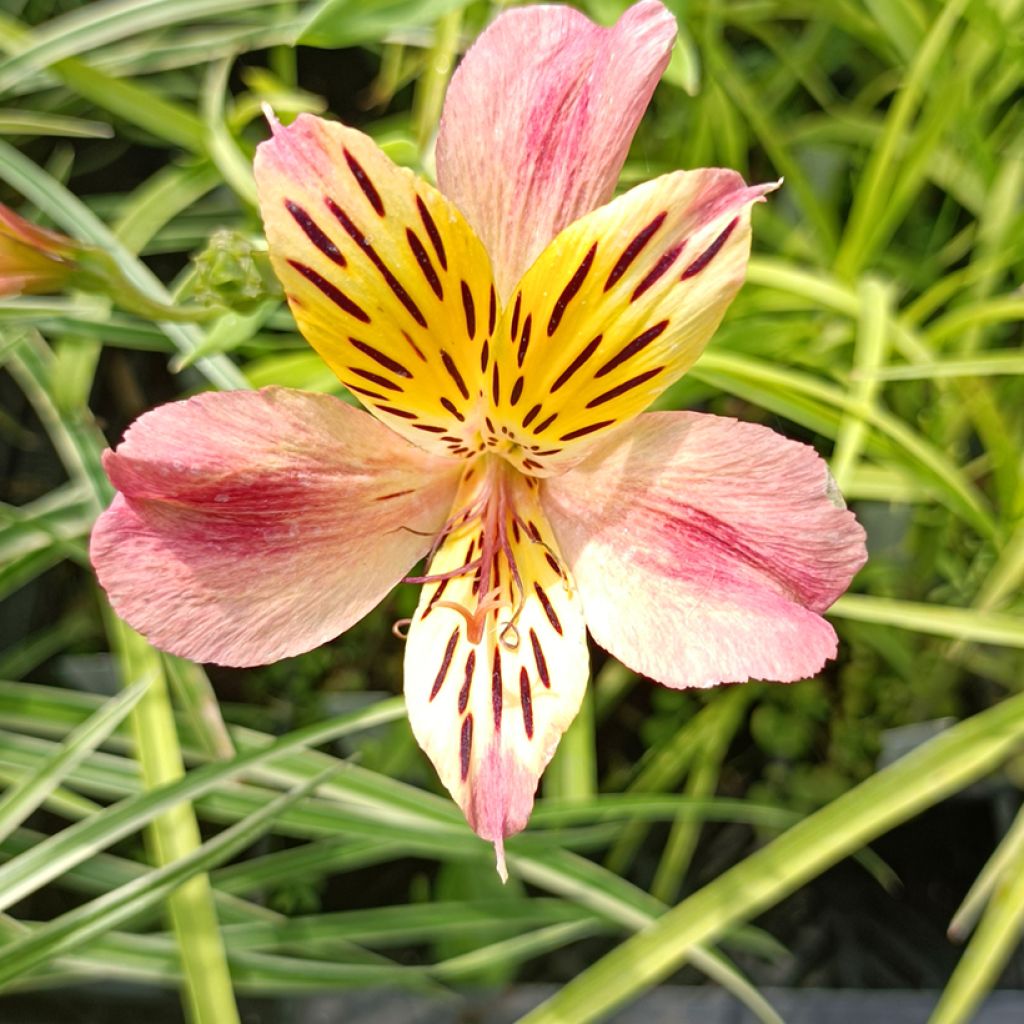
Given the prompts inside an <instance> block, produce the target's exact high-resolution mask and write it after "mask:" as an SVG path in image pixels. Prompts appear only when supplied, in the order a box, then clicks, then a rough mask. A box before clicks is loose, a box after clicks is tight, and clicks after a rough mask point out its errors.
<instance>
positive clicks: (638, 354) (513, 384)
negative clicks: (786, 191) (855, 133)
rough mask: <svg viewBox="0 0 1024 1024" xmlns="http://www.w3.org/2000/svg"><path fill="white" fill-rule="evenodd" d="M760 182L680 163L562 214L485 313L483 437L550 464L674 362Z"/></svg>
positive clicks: (559, 465)
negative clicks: (494, 321)
mask: <svg viewBox="0 0 1024 1024" xmlns="http://www.w3.org/2000/svg"><path fill="white" fill-rule="evenodd" d="M773 188H775V185H756V186H753V187H748V186H747V185H745V184H744V182H743V179H742V178H741V177H740V176H739V175H738V174H736V172H735V171H727V170H717V169H712V170H699V171H680V172H678V173H675V174H668V175H665V176H664V177H662V178H657V179H656V180H654V181H651V182H648V183H647V184H644V185H639V186H637V187H636V188H634V189H632V190H631V191H629V192H627V193H626V194H625V195H623V196H620V197H619V198H618V199H616V200H614V201H613V202H611V203H609V204H608V205H607V206H604V207H602V208H601V209H599V210H596V211H594V212H593V213H591V214H589V215H587V216H586V217H583V218H581V219H580V220H578V221H576V223H575V224H573V225H571V226H570V227H568V228H566V229H565V230H564V231H563V232H562V233H561V234H560V235H559V236H558V237H557V238H556V239H555V240H554V241H553V242H552V243H551V245H549V246H548V248H547V249H545V251H544V252H543V254H542V255H541V257H540V258H539V259H538V260H537V262H536V263H534V265H533V266H532V267H531V268H530V269H529V270H528V271H527V273H526V275H525V276H524V277H523V280H522V281H521V282H520V284H519V285H518V286H517V287H516V289H515V293H514V296H513V299H512V302H511V304H510V306H509V307H508V308H507V309H506V311H505V317H504V319H503V321H502V323H500V324H499V325H498V331H497V335H496V337H495V343H494V346H493V353H494V356H493V360H494V362H493V365H492V366H491V367H490V368H489V373H488V381H487V385H488V386H487V391H486V395H487V397H488V399H489V400H490V401H491V403H492V408H491V410H490V412H489V413H488V423H487V424H486V426H487V427H488V428H489V429H488V430H487V432H486V433H485V434H484V440H485V443H486V444H487V445H488V446H490V447H491V448H494V449H495V450H498V451H502V452H503V453H504V454H505V455H506V458H508V459H509V460H510V461H511V462H512V463H513V464H514V465H516V466H518V467H519V468H520V469H522V470H523V471H524V472H527V473H532V474H535V475H538V476H546V475H549V474H551V473H557V472H562V471H564V470H565V469H567V468H569V467H570V466H571V465H573V464H575V463H576V462H578V461H580V459H581V458H583V457H584V456H585V453H586V451H587V450H588V448H589V447H590V446H591V445H593V444H594V442H595V441H598V440H603V438H604V437H605V435H606V434H607V433H608V432H610V431H611V430H612V429H613V428H614V427H616V426H617V425H619V424H621V423H623V422H625V421H626V420H629V419H631V418H632V417H633V416H635V415H636V414H637V413H639V412H641V411H642V410H643V409H644V408H645V407H646V406H647V405H649V404H650V403H651V401H653V399H654V398H655V397H656V396H657V395H659V394H660V393H661V392H662V391H663V390H664V389H665V388H667V387H668V386H669V385H670V384H672V383H673V382H674V381H675V380H677V379H678V378H679V377H680V376H682V374H683V373H685V371H686V370H687V369H689V367H690V366H691V365H692V364H693V362H694V361H695V360H696V359H697V357H698V356H699V355H700V353H701V352H702V351H703V349H704V346H705V345H706V344H707V343H708V341H709V339H710V338H711V335H712V334H713V333H714V331H715V329H716V328H717V327H718V324H719V323H720V322H721V319H722V317H723V315H724V314H725V310H726V307H727V306H728V305H729V302H730V301H731V300H732V297H733V296H734V295H735V294H736V292H737V290H738V289H739V287H740V285H741V284H742V282H743V277H744V275H745V273H746V267H747V257H748V256H749V253H750V209H751V206H752V205H753V204H754V203H755V202H757V201H758V200H759V199H760V198H761V197H762V196H763V195H764V194H765V193H766V192H770V191H771V190H772V189H773Z"/></svg>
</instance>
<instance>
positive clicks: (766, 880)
mask: <svg viewBox="0 0 1024 1024" xmlns="http://www.w3.org/2000/svg"><path fill="white" fill-rule="evenodd" d="M1022 740H1024V695H1018V696H1015V697H1011V698H1009V699H1008V700H1006V701H1004V702H1003V703H1002V704H999V705H997V706H996V707H994V708H990V709H989V710H988V711H984V712H982V713H981V714H978V715H975V716H974V717H973V718H970V719H968V720H966V721H964V722H961V723H960V724H958V725H956V726H954V727H953V728H951V729H949V730H948V731H947V732H945V733H943V734H941V735H939V736H937V737H936V738H935V739H933V740H931V741H929V742H928V743H925V744H924V745H922V746H921V747H918V748H917V749H916V750H915V751H913V752H912V753H911V754H909V755H907V756H906V757H904V758H902V759H901V760H900V761H898V762H896V763H895V764H893V765H891V766H889V767H888V768H885V769H883V770H882V771H880V772H878V773H877V774H876V775H873V776H872V777H871V778H869V779H867V780H866V781H865V782H862V783H861V784H860V785H858V786H856V787H854V788H853V789H852V790H849V791H848V792H847V793H844V794H843V795H842V796H841V797H839V798H838V799H836V800H833V801H832V803H830V804H829V805H827V806H826V807H824V808H822V809H821V810H820V811H817V812H816V813H815V814H812V815H811V816H810V817H808V818H806V819H805V820H804V821H802V822H800V824H799V825H795V826H794V827H793V828H791V829H790V830H789V831H788V832H786V833H784V834H783V835H782V836H780V837H779V838H778V839H776V840H774V841H773V842H772V843H770V844H769V845H768V846H766V847H764V848H763V849H761V850H758V851H757V852H756V853H754V854H752V855H751V856H749V857H747V858H746V859H745V860H743V861H742V862H741V863H740V864H738V865H736V866H735V867H733V868H730V869H729V870H728V871H726V872H725V873H724V874H722V875H720V876H719V877H718V878H717V879H715V880H714V881H713V882H711V883H709V884H708V885H706V886H704V888H703V889H700V890H698V891H697V892H696V893H695V894H694V895H692V896H690V897H688V898H687V899H685V900H683V902H682V903H680V904H679V905H678V906H676V907H674V908H673V909H671V910H669V911H668V913H666V914H665V915H664V916H662V917H660V918H659V919H658V920H657V921H655V922H653V923H652V924H651V925H650V926H649V927H647V928H645V929H644V930H643V931H641V932H638V933H637V934H636V935H634V936H632V937H631V938H629V939H627V940H626V941H625V942H623V943H622V944H621V945H619V946H618V947H616V948H615V949H614V950H613V951H612V952H611V953H609V954H607V955H606V956H604V957H602V958H601V959H600V960H598V961H597V962H596V963H594V964H592V965H591V966H590V967H588V968H587V969H586V970H584V971H583V972H582V973H581V974H579V975H577V976H576V977H575V978H574V979H573V980H572V981H570V982H569V983H568V984H567V985H566V986H564V987H563V988H562V989H561V990H560V991H559V992H558V993H556V994H555V995H554V996H552V997H551V998H550V999H548V1000H547V1001H546V1002H544V1003H543V1004H542V1005H541V1006H540V1007H538V1008H537V1009H536V1010H534V1011H533V1012H531V1013H528V1014H527V1015H526V1016H525V1017H524V1018H522V1022H523V1024H565V1022H566V1021H572V1022H573V1024H585V1022H587V1021H592V1020H596V1019H598V1018H599V1017H601V1016H603V1015H606V1014H608V1013H610V1012H611V1011H612V1010H614V1009H615V1008H616V1007H618V1006H621V1005H622V1004H623V1003H625V1002H626V1001H627V1000H629V999H631V998H633V997H634V996H636V995H638V994H639V993H640V992H642V991H644V990H645V989H647V988H649V987H650V986H651V985H653V984H656V983H657V982H658V981H659V980H661V979H662V978H664V977H666V976H667V975H668V974H669V973H671V971H672V970H674V969H675V968H676V967H677V966H678V965H679V964H680V963H681V962H682V960H683V958H684V957H685V956H686V955H687V953H688V951H689V950H690V949H691V948H692V946H693V945H694V943H697V942H705V941H708V940H712V939H714V937H715V936H716V935H720V934H721V932H722V930H723V929H725V928H727V927H728V926H729V925H730V924H733V923H735V922H737V921H740V920H745V919H748V918H750V917H752V916H754V915H756V914H757V913H758V912H760V911H761V910H764V909H765V908H766V907H769V906H772V905H773V904H775V903H777V902H778V901H779V900H780V899H782V898H783V897H784V896H786V895H787V894H788V893H790V892H792V891H793V890H794V889H795V888H796V887H797V886H799V885H800V884H801V883H802V882H804V881H806V880H807V879H808V878H811V877H813V876H814V875H816V874H817V873H819V872H820V871H822V870H823V869H824V868H826V867H828V866H830V865H831V864H834V863H836V861H838V860H840V859H841V858H842V857H844V856H846V855H848V854H849V853H851V852H852V851H853V850H856V849H857V848H859V847H860V846H862V845H863V844H864V843H865V842H867V841H869V840H870V839H872V838H873V837H874V836H876V835H879V834H880V833H882V832H884V831H885V830H886V829H888V828H891V827H892V826H893V825H896V824H898V823H899V822H901V821H904V820H906V819H907V818H909V817H911V816H912V815H913V814H915V813H917V812H919V811H921V810H923V809H924V808H925V807H928V806H930V805H932V804H934V803H936V802H937V801H939V800H941V799H942V798H943V797H945V796H948V795H949V794H950V793H954V792H956V791H957V790H959V789H961V788H963V787H964V786H967V785H969V784H970V783H971V782H973V781H974V780H975V779H978V778H980V777H982V776H983V775H985V774H987V773H988V772H990V771H992V769H993V768H994V767H995V766H997V765H998V764H1000V763H1001V762H1002V761H1003V760H1005V759H1006V758H1007V757H1008V756H1009V755H1010V754H1011V753H1013V752H1014V751H1015V750H1018V749H1019V748H1020V745H1021V742H1022ZM1022 876H1024V873H1022V874H1021V875H1018V880H1020V878H1021V877H1022Z"/></svg>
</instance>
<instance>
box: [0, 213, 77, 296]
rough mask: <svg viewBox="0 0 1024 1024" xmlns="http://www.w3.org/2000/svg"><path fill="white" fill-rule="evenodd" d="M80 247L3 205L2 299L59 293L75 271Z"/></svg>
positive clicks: (0, 223)
mask: <svg viewBox="0 0 1024 1024" xmlns="http://www.w3.org/2000/svg"><path fill="white" fill-rule="evenodd" d="M79 249H80V246H79V244H78V243H77V242H76V241H75V240H74V239H72V238H68V237H67V236H66V235H61V234H58V233H57V232H56V231H48V230H47V229H46V228H41V227H39V226H38V225H36V224H33V223H32V222H31V221H27V220H25V218H24V217H20V216H18V214H16V213H15V212H14V211H13V210H12V209H10V207H7V206H4V204H3V203H0V297H3V296H8V295H44V294H47V293H52V292H59V291H60V290H61V289H62V288H63V287H64V285H65V283H66V282H67V280H68V277H69V276H70V275H71V274H73V273H74V271H75V255H76V253H77V252H78V251H79Z"/></svg>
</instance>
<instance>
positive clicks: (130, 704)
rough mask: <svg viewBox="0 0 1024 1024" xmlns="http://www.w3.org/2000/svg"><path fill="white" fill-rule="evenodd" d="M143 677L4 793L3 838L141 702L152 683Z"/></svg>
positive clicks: (0, 830) (0, 815) (1, 807)
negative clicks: (40, 766)
mask: <svg viewBox="0 0 1024 1024" xmlns="http://www.w3.org/2000/svg"><path fill="white" fill-rule="evenodd" d="M152 681H153V680H152V678H147V679H140V680H139V681H138V682H137V683H135V684H134V685H133V686H131V687H129V688H128V689H127V690H125V691H124V692H123V693H121V694H119V695H118V696H117V697H112V698H111V699H110V700H109V701H107V703H106V704H104V705H103V707H102V708H101V709H100V710H99V711H97V712H96V713H95V714H94V715H93V716H92V717H91V718H90V719H89V720H88V721H87V722H85V724H84V725H80V726H79V727H78V728H77V729H75V730H74V732H72V733H70V734H69V735H68V737H67V739H66V740H65V741H64V743H63V745H62V746H61V749H60V752H59V753H58V754H57V755H56V756H55V757H53V758H51V759H50V761H49V762H48V763H47V764H46V765H45V766H44V767H43V769H42V771H40V772H37V773H33V775H31V776H30V777H29V778H27V779H26V780H25V782H24V783H23V784H22V785H21V786H15V787H12V788H11V789H8V790H7V791H6V792H5V793H4V794H3V795H2V796H0V842H2V841H3V840H4V839H5V838H6V837H7V836H9V835H10V834H11V832H13V831H14V829H16V828H17V827H18V826H19V825H20V824H21V823H22V822H23V821H24V820H25V819H26V818H27V817H28V816H29V815H30V814H31V813H32V812H33V811H34V810H35V809H36V808H37V807H39V806H40V804H42V802H43V801H44V800H45V799H46V798H47V797H48V796H49V795H50V794H51V793H52V792H53V791H54V790H55V789H56V788H57V787H58V786H59V785H60V784H61V783H62V782H63V781H64V779H65V777H66V776H67V775H68V773H69V772H71V771H72V770H73V769H74V767H75V766H76V765H78V764H80V763H81V761H82V760H83V759H84V758H85V757H86V755H88V753H89V752H90V751H91V750H95V749H96V747H98V746H99V745H100V744H101V743H102V742H103V741H104V740H105V739H106V738H107V737H108V736H109V735H110V734H111V732H113V730H114V729H115V728H116V727H117V725H118V723H119V722H121V720H122V719H123V718H124V717H125V715H127V714H128V712H129V711H131V710H132V708H134V707H135V705H136V704H137V703H138V700H139V698H140V697H141V696H142V695H143V694H144V693H145V692H146V690H147V689H148V688H149V686H150V684H151V683H152Z"/></svg>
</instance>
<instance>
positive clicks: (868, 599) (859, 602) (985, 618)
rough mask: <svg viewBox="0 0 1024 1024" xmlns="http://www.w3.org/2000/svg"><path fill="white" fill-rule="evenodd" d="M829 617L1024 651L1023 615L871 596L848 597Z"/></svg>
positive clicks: (845, 596)
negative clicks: (999, 645)
mask: <svg viewBox="0 0 1024 1024" xmlns="http://www.w3.org/2000/svg"><path fill="white" fill-rule="evenodd" d="M829 614H830V615H838V616H839V617H840V618H844V619H854V620H856V621H857V622H873V623H876V624H878V625H885V626H898V627H899V628H900V629H912V630H915V631H917V632H919V633H930V634H931V635H932V636H948V637H953V638H954V639H957V640H972V641H974V642H975V643H983V644H1002V645H1003V646H1005V647H1024V617H1022V616H1019V615H1010V614H1007V613H1001V612H992V611H979V610H978V609H976V608H951V607H949V606H948V605H938V604H923V603H920V602H915V601H900V600H897V599H896V598H888V597H872V596H871V595H869V594H846V595H844V596H843V597H841V598H839V600H838V601H836V603H835V604H834V605H832V607H831V608H830V609H829Z"/></svg>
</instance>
